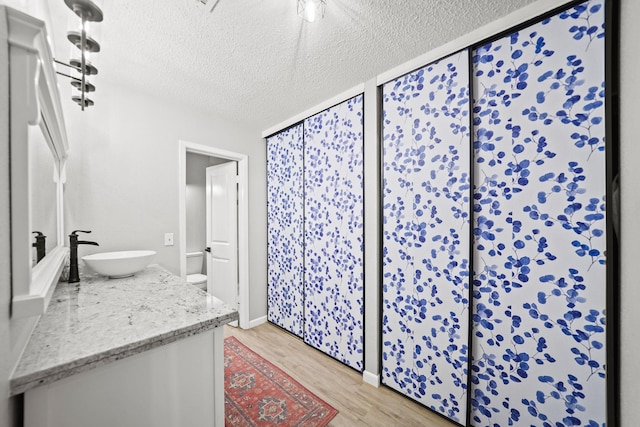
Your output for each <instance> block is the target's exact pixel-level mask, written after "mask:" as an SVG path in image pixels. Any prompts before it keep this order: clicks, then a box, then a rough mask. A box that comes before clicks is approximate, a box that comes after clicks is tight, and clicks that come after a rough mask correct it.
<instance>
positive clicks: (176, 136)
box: [62, 75, 266, 319]
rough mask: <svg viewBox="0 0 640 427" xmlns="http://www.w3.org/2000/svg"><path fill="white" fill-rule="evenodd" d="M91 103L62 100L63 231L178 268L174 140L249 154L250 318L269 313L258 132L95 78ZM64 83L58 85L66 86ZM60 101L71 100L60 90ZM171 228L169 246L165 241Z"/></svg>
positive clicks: (83, 249) (89, 250) (262, 164)
mask: <svg viewBox="0 0 640 427" xmlns="http://www.w3.org/2000/svg"><path fill="white" fill-rule="evenodd" d="M95 83H96V86H97V87H98V92H96V94H95V96H92V97H93V98H94V99H95V101H96V105H95V106H94V107H91V108H88V109H86V110H85V111H84V112H82V111H80V108H79V107H78V106H76V105H75V104H73V103H72V102H70V101H69V102H63V108H64V110H65V111H64V113H65V117H66V120H67V129H68V133H69V145H70V158H69V163H68V166H67V184H66V185H65V204H66V205H65V209H66V221H65V226H66V227H67V228H66V229H67V230H74V229H84V230H92V231H93V233H92V234H91V235H88V236H87V237H86V238H87V239H89V240H93V241H96V242H98V243H99V244H100V247H95V246H84V247H80V248H79V255H80V256H82V255H85V254H89V253H93V252H103V251H111V250H125V249H152V250H155V251H157V253H158V254H157V256H156V259H155V262H157V263H159V264H160V265H162V266H164V267H165V268H167V269H168V270H170V271H172V272H173V273H175V274H179V272H180V271H179V270H180V268H179V249H178V244H177V242H178V241H179V235H178V233H179V231H178V208H179V206H178V142H179V140H185V141H189V142H194V143H198V144H204V145H209V146H213V147H216V148H220V149H224V150H228V151H234V152H238V153H242V154H247V155H248V156H249V209H250V212H251V215H250V220H249V233H250V236H251V243H252V244H251V247H250V249H249V256H250V259H251V264H250V278H249V280H250V283H249V289H250V311H249V316H250V319H255V318H258V317H260V316H263V315H264V313H265V311H266V303H265V301H266V244H265V242H266V219H265V217H266V184H265V179H264V177H265V174H266V171H265V150H264V145H263V143H262V141H261V139H260V137H259V133H258V132H257V131H252V130H251V128H250V127H249V126H247V125H246V124H241V123H229V122H224V121H220V120H216V118H214V117H209V116H206V115H203V114H199V113H198V112H197V111H194V110H193V109H192V108H191V106H189V105H178V104H176V103H174V102H171V101H169V100H166V99H163V98H162V95H161V94H160V93H158V94H147V93H142V92H140V91H137V90H136V89H135V88H127V87H123V86H122V85H120V84H118V82H112V81H109V79H108V76H107V75H104V76H102V77H101V78H100V79H96V82H95ZM67 90H69V89H67V87H66V85H64V86H62V91H63V92H65V91H67ZM62 97H63V99H64V100H66V99H69V97H68V94H65V93H63V95H62ZM164 233H174V241H175V242H176V244H175V245H174V246H164Z"/></svg>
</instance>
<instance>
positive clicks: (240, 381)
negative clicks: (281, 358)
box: [224, 337, 338, 427]
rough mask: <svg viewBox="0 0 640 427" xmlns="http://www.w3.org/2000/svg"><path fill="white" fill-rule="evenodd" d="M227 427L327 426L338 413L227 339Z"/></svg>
mask: <svg viewBox="0 0 640 427" xmlns="http://www.w3.org/2000/svg"><path fill="white" fill-rule="evenodd" d="M224 409H225V417H226V425H227V426H233V427H237V426H240V427H245V426H247V427H248V426H261V427H262V426H275V425H278V426H305V427H307V426H311V427H313V426H317V427H321V426H326V425H327V424H328V423H329V421H331V419H332V418H333V417H335V415H336V414H337V413H338V411H337V410H336V409H335V408H333V407H331V406H330V405H329V404H328V403H326V402H325V401H323V400H322V399H320V398H319V397H318V396H316V395H315V394H313V393H311V392H310V391H309V390H307V389H306V388H304V387H303V386H302V385H300V383H298V382H297V381H296V380H294V379H293V378H291V377H290V376H289V375H287V374H285V373H284V372H282V371H281V370H280V369H279V368H276V367H275V366H274V365H272V364H271V363H269V362H267V361H266V360H265V359H263V358H262V357H261V356H260V355H258V354H256V353H254V352H253V351H252V350H250V349H249V348H247V347H246V346H245V345H244V344H242V343H241V342H240V341H238V339H237V338H235V337H227V338H225V340H224Z"/></svg>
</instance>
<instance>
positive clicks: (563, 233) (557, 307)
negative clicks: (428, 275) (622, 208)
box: [471, 1, 607, 427]
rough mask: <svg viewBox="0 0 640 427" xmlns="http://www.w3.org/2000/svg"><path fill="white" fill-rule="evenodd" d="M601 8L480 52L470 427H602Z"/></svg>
mask: <svg viewBox="0 0 640 427" xmlns="http://www.w3.org/2000/svg"><path fill="white" fill-rule="evenodd" d="M604 64H605V61H604V5H603V2H602V1H590V2H586V3H582V4H580V5H578V6H575V7H573V8H571V9H569V10H567V11H565V12H562V13H559V14H557V15H555V16H553V17H552V18H550V19H545V20H544V21H542V22H539V23H537V24H535V25H531V26H529V27H528V28H526V29H523V30H521V31H518V32H516V33H513V34H511V35H509V36H507V37H504V38H502V39H499V40H497V41H495V42H492V43H488V44H486V45H484V46H482V47H480V48H478V49H477V50H475V51H474V52H473V72H474V76H475V77H474V79H475V81H474V84H473V86H474V94H473V97H474V111H473V112H474V116H473V119H474V125H475V127H474V152H475V174H474V179H475V181H474V183H475V188H474V212H475V213H474V218H473V227H474V250H475V256H474V284H473V325H472V327H473V343H472V346H473V347H472V348H473V362H472V363H473V365H472V372H471V379H472V389H471V404H472V414H471V415H472V418H471V420H472V424H473V425H475V426H507V425H527V426H530V425H531V426H549V427H550V426H553V427H561V426H576V425H580V426H591V427H595V426H602V425H604V424H605V422H606V413H607V412H606V410H607V401H606V376H605V370H606V367H605V360H606V359H605V353H606V348H605V342H606V337H605V333H606V327H605V306H606V266H605V248H606V246H605V244H606V236H605V212H604V209H605V207H604V203H605V178H606V176H605V145H604V135H605V123H604V116H605V112H604V99H605V98H604V87H605V86H604Z"/></svg>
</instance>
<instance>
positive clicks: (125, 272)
mask: <svg viewBox="0 0 640 427" xmlns="http://www.w3.org/2000/svg"><path fill="white" fill-rule="evenodd" d="M155 256H156V251H118V252H103V253H98V254H93V255H87V256H83V257H82V260H83V261H84V262H85V263H86V264H87V265H88V266H89V267H90V268H91V269H92V270H93V271H95V272H96V273H98V274H102V275H104V276H109V278H111V279H118V278H121V277H129V276H133V275H134V274H135V273H137V272H138V271H140V270H142V269H144V268H145V267H146V266H147V265H149V263H150V262H151V260H153V257H155Z"/></svg>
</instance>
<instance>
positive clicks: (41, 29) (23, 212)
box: [6, 7, 69, 318]
mask: <svg viewBox="0 0 640 427" xmlns="http://www.w3.org/2000/svg"><path fill="white" fill-rule="evenodd" d="M6 13H7V23H8V39H7V41H8V44H9V75H10V94H11V104H10V110H9V111H10V113H9V114H10V124H11V134H10V139H11V141H10V146H11V158H10V161H11V269H12V279H11V285H12V301H11V316H12V317H14V318H22V317H30V316H37V315H41V314H43V313H44V312H45V311H46V308H47V305H48V303H49V300H50V299H51V295H52V294H53V290H54V289H55V285H56V284H57V283H58V280H59V278H60V274H61V273H62V269H63V267H64V265H65V263H66V260H67V255H68V248H66V247H65V246H64V215H63V212H64V210H63V184H64V181H65V173H64V168H65V163H66V159H67V155H68V150H69V145H68V141H67V133H66V128H65V125H64V118H63V116H62V105H61V103H60V94H59V90H58V85H57V80H56V74H55V69H54V67H53V56H52V54H51V47H50V43H49V40H48V38H47V32H46V28H45V24H44V22H43V21H41V20H39V19H36V18H33V17H31V16H29V15H27V14H25V13H23V12H20V11H18V10H15V9H12V8H9V7H7V8H6ZM34 125H37V126H39V127H40V130H41V131H42V134H43V135H44V137H45V140H46V141H47V144H48V145H49V148H50V150H51V153H52V161H53V162H54V165H55V167H54V175H55V176H54V177H53V179H54V182H55V183H56V184H57V190H56V191H57V195H56V196H57V197H56V198H57V208H56V209H57V212H56V215H57V236H55V237H56V238H57V244H56V247H55V248H54V249H53V250H52V251H50V252H49V253H48V254H47V255H46V256H45V257H44V258H43V259H42V260H41V262H39V263H38V264H37V265H36V266H35V267H33V268H32V266H31V263H30V260H31V250H32V239H31V229H30V227H31V224H30V222H31V213H30V206H29V204H30V202H29V170H28V164H29V163H28V162H29V156H28V154H29V153H28V126H34Z"/></svg>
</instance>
